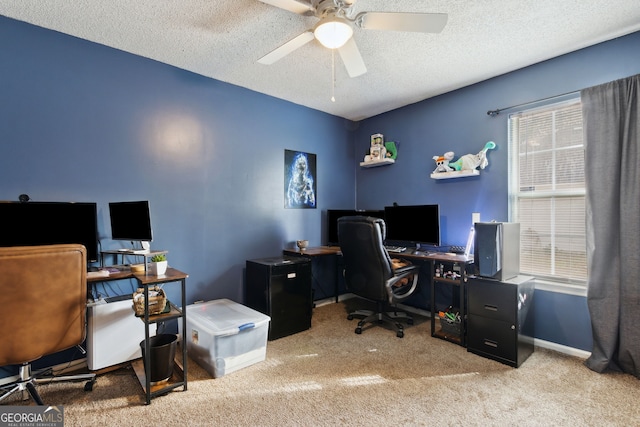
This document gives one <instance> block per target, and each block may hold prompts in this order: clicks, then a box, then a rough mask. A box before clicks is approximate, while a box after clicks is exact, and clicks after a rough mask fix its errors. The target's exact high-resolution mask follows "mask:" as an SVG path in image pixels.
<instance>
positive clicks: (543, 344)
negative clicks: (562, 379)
mask: <svg viewBox="0 0 640 427" xmlns="http://www.w3.org/2000/svg"><path fill="white" fill-rule="evenodd" d="M351 298H356V296H355V295H354V294H351V293H347V294H342V295H340V297H339V298H338V301H345V300H348V299H351ZM335 301H336V299H335V297H332V298H325V299H322V300H318V301H316V302H315V304H316V307H320V306H323V305H327V304H333V303H335ZM398 307H400V308H401V309H403V310H405V311H408V312H410V313H414V314H418V315H421V316H425V317H429V318H430V317H431V312H430V311H427V310H423V309H421V308H416V307H411V306H408V305H404V304H398ZM533 345H534V346H536V347H540V348H546V349H548V350H553V351H557V352H558V353H563V354H567V355H569V356H575V357H579V358H581V359H587V358H588V357H589V356H590V355H591V352H589V351H585V350H580V349H578V348H573V347H568V346H566V345H562V344H558V343H554V342H551V341H545V340H541V339H538V338H534V340H533Z"/></svg>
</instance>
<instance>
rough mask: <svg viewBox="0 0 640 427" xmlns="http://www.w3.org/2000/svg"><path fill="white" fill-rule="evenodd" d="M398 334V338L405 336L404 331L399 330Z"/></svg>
mask: <svg viewBox="0 0 640 427" xmlns="http://www.w3.org/2000/svg"><path fill="white" fill-rule="evenodd" d="M396 336H397V337H398V338H402V337H404V332H403V331H398V332H396Z"/></svg>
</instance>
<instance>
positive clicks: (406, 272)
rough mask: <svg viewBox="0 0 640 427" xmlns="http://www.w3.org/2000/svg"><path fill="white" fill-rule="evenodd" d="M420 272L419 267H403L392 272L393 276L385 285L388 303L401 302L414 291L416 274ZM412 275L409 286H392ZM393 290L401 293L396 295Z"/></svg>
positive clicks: (416, 279) (416, 280)
mask: <svg viewBox="0 0 640 427" xmlns="http://www.w3.org/2000/svg"><path fill="white" fill-rule="evenodd" d="M419 271H420V265H413V264H412V265H407V266H405V267H400V268H397V269H395V270H394V275H393V277H391V278H390V279H389V280H387V283H386V285H385V287H386V289H387V294H388V295H389V303H391V304H393V303H394V302H396V301H402V300H404V299H406V298H408V297H409V296H411V294H413V292H414V291H415V290H416V288H417V287H418V272H419ZM411 275H413V279H412V280H411V283H410V284H406V285H404V286H400V287H394V284H395V283H397V282H398V281H399V280H401V279H403V278H405V277H408V276H411ZM394 290H402V291H403V292H402V293H396V292H394Z"/></svg>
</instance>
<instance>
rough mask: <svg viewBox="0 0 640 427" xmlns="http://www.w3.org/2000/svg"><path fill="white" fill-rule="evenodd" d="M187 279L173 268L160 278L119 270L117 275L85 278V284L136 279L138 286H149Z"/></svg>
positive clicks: (186, 275)
mask: <svg viewBox="0 0 640 427" xmlns="http://www.w3.org/2000/svg"><path fill="white" fill-rule="evenodd" d="M187 277H189V275H188V274H187V273H183V272H182V271H180V270H176V269H175V268H171V267H169V268H167V272H166V273H165V274H163V275H161V276H156V275H153V274H148V273H145V272H141V273H132V272H131V270H129V269H126V270H124V269H123V270H120V271H118V272H117V273H109V275H108V276H98V277H87V283H96V282H108V281H111V280H123V279H137V280H138V281H139V282H140V284H142V285H145V284H147V285H148V284H151V283H164V282H173V281H176V280H182V279H186V278H187Z"/></svg>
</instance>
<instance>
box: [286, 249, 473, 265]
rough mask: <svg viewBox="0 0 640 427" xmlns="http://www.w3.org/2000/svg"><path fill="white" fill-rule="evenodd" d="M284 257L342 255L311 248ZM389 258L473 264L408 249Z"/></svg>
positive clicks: (468, 259) (455, 257)
mask: <svg viewBox="0 0 640 427" xmlns="http://www.w3.org/2000/svg"><path fill="white" fill-rule="evenodd" d="M282 252H283V254H284V255H295V256H307V257H314V256H323V255H340V254H341V251H340V246H315V247H311V248H307V249H305V250H300V249H284V250H283V251H282ZM389 256H390V257H391V258H405V259H414V260H417V261H427V260H433V261H444V262H461V263H470V262H473V256H469V257H465V256H464V254H463V255H456V254H449V253H447V252H426V251H425V252H423V251H413V250H409V249H407V250H406V251H404V252H389Z"/></svg>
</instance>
